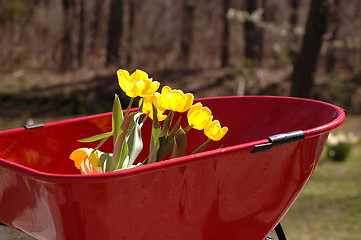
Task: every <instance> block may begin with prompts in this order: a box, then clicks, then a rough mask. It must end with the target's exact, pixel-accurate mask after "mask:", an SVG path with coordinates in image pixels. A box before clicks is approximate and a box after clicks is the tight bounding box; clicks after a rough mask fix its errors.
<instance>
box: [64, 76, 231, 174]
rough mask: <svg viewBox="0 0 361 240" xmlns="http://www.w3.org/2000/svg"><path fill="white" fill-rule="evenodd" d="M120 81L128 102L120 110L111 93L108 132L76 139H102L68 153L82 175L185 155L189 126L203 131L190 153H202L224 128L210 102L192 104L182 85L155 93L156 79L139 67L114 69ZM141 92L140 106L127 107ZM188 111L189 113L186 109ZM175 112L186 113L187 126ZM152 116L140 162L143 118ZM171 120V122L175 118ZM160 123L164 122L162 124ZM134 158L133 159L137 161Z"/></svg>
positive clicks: (221, 134) (164, 88) (118, 103)
mask: <svg viewBox="0 0 361 240" xmlns="http://www.w3.org/2000/svg"><path fill="white" fill-rule="evenodd" d="M117 76H118V83H119V86H120V88H121V89H122V90H123V91H124V92H125V94H126V95H127V96H128V97H130V102H129V105H128V108H127V109H126V111H125V113H124V112H123V110H122V108H121V104H120V100H119V97H118V95H115V99H114V103H113V111H112V131H110V132H106V133H102V134H99V135H96V136H92V137H89V138H86V139H82V140H79V141H80V142H93V141H100V142H99V144H98V145H97V146H96V147H95V148H94V149H93V148H79V149H76V150H75V151H73V152H72V153H71V154H70V159H71V160H73V161H74V164H75V166H76V167H77V168H78V169H80V172H81V174H95V173H103V172H110V171H118V170H122V169H126V168H131V167H135V166H139V165H143V164H149V163H153V162H158V161H162V160H164V159H165V158H166V157H167V156H169V154H170V153H171V154H170V158H176V157H180V156H184V155H185V154H186V149H187V138H186V133H187V132H188V131H190V130H191V129H192V128H193V129H197V130H203V131H204V134H205V135H206V136H207V138H208V139H207V141H205V142H204V143H203V144H201V145H200V146H199V147H198V148H197V149H196V150H194V151H193V152H192V154H195V153H199V152H201V151H202V150H203V149H204V148H205V147H206V145H207V144H208V143H209V142H210V141H211V140H213V141H219V140H221V139H222V138H223V137H224V135H225V134H226V133H227V131H228V128H227V127H221V125H220V123H219V121H218V120H213V115H212V112H211V110H210V109H209V108H208V107H205V106H202V104H201V103H199V102H198V103H196V104H193V100H194V96H193V94H191V93H184V92H183V91H182V90H178V89H177V90H175V89H171V88H170V87H168V86H164V87H163V88H162V90H161V92H160V93H159V92H157V90H158V89H159V86H160V83H159V82H157V81H153V80H152V78H149V77H148V74H147V73H146V72H144V71H142V70H138V69H137V70H136V71H135V72H133V73H132V74H129V72H128V71H127V70H122V69H119V70H118V71H117ZM137 97H140V98H141V99H140V101H139V109H138V111H135V112H130V111H129V110H130V107H131V106H132V104H133V101H134V99H135V98H137ZM187 111H188V112H187ZM175 112H179V113H185V112H187V119H188V126H186V127H185V128H184V129H183V128H182V127H181V126H180V118H178V120H177V121H176V120H175V119H174V116H175ZM148 118H150V119H151V120H152V129H151V131H152V134H151V139H150V146H149V155H148V157H147V158H146V159H144V160H142V161H139V159H137V157H138V156H139V154H140V152H141V151H142V149H143V141H142V136H141V129H142V126H143V124H144V122H145V121H146V120H147V119H148ZM174 122H175V123H174ZM161 123H162V124H161ZM111 136H112V137H113V152H112V153H105V152H101V151H100V150H99V148H100V146H101V145H102V144H103V143H104V142H105V141H107V140H108V139H109V138H110V137H111ZM135 162H137V164H135Z"/></svg>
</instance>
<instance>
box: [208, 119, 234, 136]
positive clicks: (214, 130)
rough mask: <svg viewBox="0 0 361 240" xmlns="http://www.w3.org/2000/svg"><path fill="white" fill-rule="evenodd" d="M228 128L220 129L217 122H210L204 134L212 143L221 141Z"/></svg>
mask: <svg viewBox="0 0 361 240" xmlns="http://www.w3.org/2000/svg"><path fill="white" fill-rule="evenodd" d="M227 131H228V127H222V128H221V124H220V123H219V121H218V120H214V121H213V122H211V123H210V124H209V125H208V126H207V127H206V128H205V129H204V134H205V135H206V136H207V137H208V138H209V139H211V140H213V141H219V140H221V139H222V138H223V137H224V135H225V134H226V133H227Z"/></svg>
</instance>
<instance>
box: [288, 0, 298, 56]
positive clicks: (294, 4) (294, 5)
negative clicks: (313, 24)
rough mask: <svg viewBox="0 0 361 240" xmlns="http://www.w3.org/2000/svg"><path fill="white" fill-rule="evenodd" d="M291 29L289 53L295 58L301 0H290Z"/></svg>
mask: <svg viewBox="0 0 361 240" xmlns="http://www.w3.org/2000/svg"><path fill="white" fill-rule="evenodd" d="M290 1H291V2H290V11H291V12H290V20H289V22H290V29H289V37H288V55H289V56H290V57H291V58H294V56H295V55H296V48H297V40H298V38H297V35H296V33H295V29H296V27H297V22H298V13H297V12H298V8H299V0H290Z"/></svg>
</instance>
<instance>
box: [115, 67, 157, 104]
mask: <svg viewBox="0 0 361 240" xmlns="http://www.w3.org/2000/svg"><path fill="white" fill-rule="evenodd" d="M117 76H118V83H119V86H120V88H121V89H122V90H123V91H124V92H125V94H126V95H127V96H128V97H131V98H135V97H138V96H140V97H144V96H148V95H152V94H154V93H155V91H157V90H158V88H159V85H160V83H159V82H157V81H153V80H152V79H151V78H149V77H148V74H147V73H146V72H144V71H142V70H139V69H137V70H136V71H135V72H133V73H132V74H131V75H129V72H128V71H127V70H123V69H119V70H118V71H117Z"/></svg>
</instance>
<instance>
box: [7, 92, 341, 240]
mask: <svg viewBox="0 0 361 240" xmlns="http://www.w3.org/2000/svg"><path fill="white" fill-rule="evenodd" d="M201 102H202V104H203V105H205V106H208V107H209V108H210V109H211V110H212V112H213V115H214V117H215V119H219V120H220V122H221V124H222V126H223V125H224V126H228V127H229V132H228V133H227V134H226V136H225V138H224V139H222V141H221V142H211V143H210V144H209V146H208V147H209V148H207V149H206V151H205V152H202V153H199V154H194V155H187V156H185V157H180V158H176V159H172V160H167V161H162V162H158V163H153V164H149V165H144V166H139V167H136V168H131V169H126V170H122V171H117V172H110V173H104V174H96V175H80V174H79V170H78V169H76V168H75V167H74V164H73V162H72V161H71V160H69V154H70V153H71V152H72V151H73V150H74V149H76V148H79V147H83V146H87V147H90V145H85V144H82V143H79V142H77V140H79V139H82V138H86V137H89V136H92V135H95V134H99V133H102V132H105V131H110V130H111V113H105V114H100V115H94V116H87V117H81V118H75V119H70V120H65V121H60V122H54V123H47V124H44V125H43V126H39V127H35V128H30V129H25V128H22V129H14V130H6V131H2V132H0V221H1V222H3V223H5V224H7V225H9V226H12V227H15V228H17V229H20V230H21V231H23V232H25V233H28V234H30V235H32V236H34V237H35V238H39V239H152V240H153V239H188V240H190V239H197V240H199V239H217V240H219V239H227V240H230V239H237V240H238V239H265V237H266V236H267V234H268V233H269V232H270V231H271V230H272V229H273V228H274V227H275V225H276V224H277V223H278V222H279V221H280V220H281V218H282V217H283V216H284V214H285V213H286V211H287V210H288V209H289V208H290V206H291V204H292V203H293V202H294V201H295V199H296V198H297V196H298V195H299V194H300V192H301V191H302V189H303V188H304V186H305V185H306V183H307V182H308V180H309V178H310V176H311V175H312V172H313V171H314V169H315V167H316V165H317V163H318V160H319V158H320V155H321V152H322V149H323V147H324V144H325V141H326V139H327V135H328V132H329V131H330V130H331V129H333V128H335V127H337V126H338V125H340V124H341V123H342V122H343V121H344V119H345V113H344V111H343V110H342V109H340V108H339V107H337V106H334V105H331V104H328V103H324V102H319V101H314V100H306V99H298V98H288V97H271V96H250V97H220V98H207V99H201ZM182 121H183V123H182V124H183V125H184V126H186V124H187V123H186V117H185V116H184V117H183V118H182ZM143 128H144V129H143V133H142V134H143V135H144V137H145V138H146V140H145V143H144V146H145V149H146V148H147V147H146V146H149V145H148V144H149V133H148V135H147V132H149V130H150V124H148V125H145V126H144V127H143ZM187 138H188V146H189V147H188V149H189V151H190V152H191V151H193V150H194V149H195V148H196V147H198V146H199V145H200V144H201V143H203V142H204V141H205V140H206V138H205V136H204V134H203V132H202V131H197V130H191V131H190V132H189V135H187ZM108 142H109V143H106V145H104V146H102V149H101V150H103V151H109V152H110V151H111V148H112V141H108ZM94 144H96V143H94ZM221 144H222V145H223V147H222V148H219V147H220V145H221ZM93 147H94V146H93ZM147 154H148V153H147V151H146V150H144V153H142V154H141V156H140V157H139V159H144V157H146V156H147Z"/></svg>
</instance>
